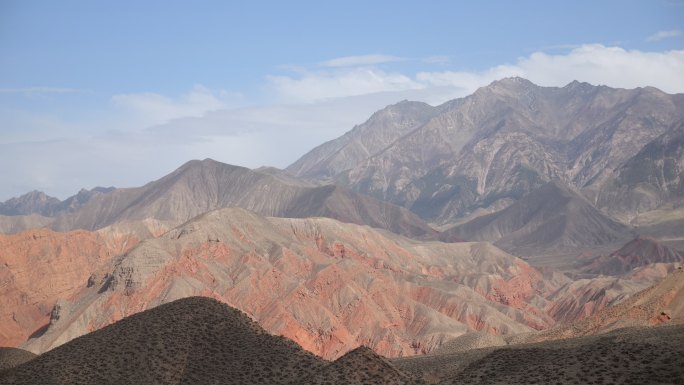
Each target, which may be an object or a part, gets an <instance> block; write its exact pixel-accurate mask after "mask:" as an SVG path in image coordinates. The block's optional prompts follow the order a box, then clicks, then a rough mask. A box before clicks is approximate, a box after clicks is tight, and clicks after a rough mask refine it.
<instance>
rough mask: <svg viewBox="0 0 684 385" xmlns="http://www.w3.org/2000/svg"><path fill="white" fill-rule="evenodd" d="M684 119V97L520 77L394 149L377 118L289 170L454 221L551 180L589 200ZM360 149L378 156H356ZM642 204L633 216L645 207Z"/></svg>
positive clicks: (433, 118)
mask: <svg viewBox="0 0 684 385" xmlns="http://www.w3.org/2000/svg"><path fill="white" fill-rule="evenodd" d="M402 106H406V104H403V105H402V104H398V105H395V106H391V107H388V108H387V109H386V110H384V115H383V116H385V117H386V119H390V121H392V122H393V124H394V125H400V123H401V122H404V121H407V120H408V117H407V116H408V115H410V114H412V113H413V112H412V110H411V109H408V108H402ZM396 110H402V111H403V113H402V114H397V115H396V116H394V120H391V119H392V118H393V115H391V114H389V111H396ZM378 114H380V113H378ZM425 118H427V120H426V121H425V122H424V123H422V124H421V122H422V119H425ZM682 119H684V96H683V95H667V94H665V93H663V92H660V91H658V90H657V89H654V88H648V87H647V88H638V89H634V90H624V89H612V88H609V87H604V86H600V87H595V86H591V85H589V84H586V83H578V82H573V83H570V84H568V85H567V86H565V87H562V88H556V87H539V86H536V85H534V84H532V83H530V82H529V81H527V80H524V79H520V78H512V79H503V80H500V81H496V82H494V83H492V84H491V85H489V86H487V87H483V88H481V89H479V90H477V91H476V92H475V93H474V94H473V95H470V96H468V97H465V98H462V99H456V100H453V101H451V102H448V103H445V104H444V105H441V106H439V107H435V108H434V109H433V110H431V111H429V113H428V114H425V113H424V112H422V110H421V113H420V114H418V113H416V115H415V118H414V119H412V120H410V121H411V122H414V123H417V125H416V126H415V127H413V128H412V129H408V130H406V131H404V130H398V131H397V132H398V134H401V136H398V137H396V138H395V137H392V139H393V140H391V141H385V142H384V143H381V142H382V140H385V139H386V138H387V136H386V135H377V134H375V128H374V127H375V125H374V121H373V120H372V119H371V120H369V121H368V122H366V123H364V124H363V125H361V126H359V127H360V128H361V127H362V128H363V129H360V128H357V129H355V130H353V131H351V132H349V133H348V134H346V135H345V136H343V137H341V138H340V139H337V140H335V141H333V142H329V143H328V144H325V145H322V146H319V147H318V148H316V149H314V150H313V151H312V152H310V153H309V154H307V155H304V156H303V157H302V158H301V159H300V160H298V161H297V162H295V163H294V164H293V165H292V166H290V167H289V168H288V170H290V171H292V172H293V173H295V174H297V175H302V176H307V177H314V178H315V177H327V176H328V175H332V176H333V177H334V178H335V180H337V181H338V182H339V183H342V184H345V185H347V186H350V187H352V188H353V189H355V190H357V191H361V192H364V193H369V194H371V195H374V196H376V197H380V198H382V199H385V200H388V201H391V202H395V203H398V204H401V205H403V206H405V207H409V208H411V209H412V210H413V211H414V212H416V213H418V214H419V215H420V216H422V217H423V218H426V219H429V220H431V221H434V222H437V223H449V222H452V221H453V220H454V219H456V218H459V217H463V216H467V215H469V214H470V213H472V212H473V211H475V210H477V209H480V208H483V207H485V208H486V207H488V206H490V205H492V204H496V203H497V202H499V201H501V200H506V199H513V200H517V199H519V198H520V197H522V196H524V195H526V194H527V193H529V192H531V191H533V190H534V189H536V188H538V187H540V186H541V185H543V184H544V183H546V182H547V181H549V180H552V179H559V180H562V181H563V182H564V183H566V184H569V185H573V186H575V187H576V188H581V189H583V192H584V193H585V194H587V196H588V197H589V198H590V199H591V200H592V201H593V200H595V199H596V196H597V195H598V194H599V191H600V190H601V189H602V188H603V186H604V185H605V184H606V183H608V182H609V181H610V180H611V178H612V177H613V175H612V172H613V170H614V169H616V168H619V167H621V166H622V165H624V164H625V163H626V162H627V161H628V160H629V159H630V158H632V157H633V156H634V154H636V153H637V152H639V151H640V150H641V149H642V148H644V146H645V145H647V144H648V143H649V142H651V141H653V140H654V139H656V138H657V137H658V136H660V135H663V134H664V133H666V132H668V131H669V130H671V129H672V127H673V125H674V124H675V123H677V122H681V121H682ZM387 126H388V125H387V124H385V125H383V126H382V128H378V129H377V130H378V131H379V132H384V129H385V128H386V127H387ZM409 126H410V125H409ZM351 138H353V140H352V139H351ZM357 142H360V143H364V145H365V147H366V148H372V149H375V151H374V152H373V151H367V153H368V154H367V155H365V153H363V154H364V155H358V154H361V152H359V151H354V148H356V147H357V146H358V145H357V144H356V143H357ZM346 151H348V152H353V153H355V154H357V156H356V157H345V158H344V160H341V159H339V158H338V155H337V154H339V153H345V152H346ZM354 160H355V163H354ZM316 162H323V163H325V162H330V163H325V166H322V167H323V169H322V171H321V170H319V169H316V168H312V167H303V165H311V164H314V163H316ZM352 163H353V164H352ZM331 164H332V165H331ZM666 167H667V168H668V170H669V169H671V167H670V166H666ZM627 174H628V173H627ZM625 175H626V174H625ZM628 179H630V178H626V179H625V180H624V183H626V184H628V183H627V180H628ZM625 188H626V189H627V190H629V191H634V189H633V188H631V187H629V186H628V187H625ZM662 188H663V187H662V186H659V187H657V188H656V190H658V191H660V190H661V189H662ZM615 190H616V189H615V188H612V189H611V191H615ZM618 190H619V189H618ZM621 194H627V193H626V192H622V193H621ZM630 194H632V195H634V194H637V195H638V191H636V192H633V193H630ZM630 199H632V198H629V199H628V200H630ZM633 199H637V201H639V202H640V199H641V198H639V197H636V198H633ZM633 199H632V200H633ZM639 202H636V203H635V202H631V203H630V204H631V206H630V207H629V208H630V209H634V208H635V207H637V206H639V205H642V206H643V204H642V203H639ZM606 204H608V202H607V201H606ZM648 205H650V203H648ZM620 207H621V208H622V207H626V206H624V205H622V206H620Z"/></svg>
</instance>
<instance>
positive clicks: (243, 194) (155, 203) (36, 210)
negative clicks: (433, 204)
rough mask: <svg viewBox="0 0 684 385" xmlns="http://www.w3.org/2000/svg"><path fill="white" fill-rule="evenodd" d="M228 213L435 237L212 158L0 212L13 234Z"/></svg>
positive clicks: (368, 203)
mask: <svg viewBox="0 0 684 385" xmlns="http://www.w3.org/2000/svg"><path fill="white" fill-rule="evenodd" d="M233 206H236V207H242V208H246V209H249V210H252V211H255V212H258V213H260V214H262V215H267V216H283V217H316V216H326V217H331V218H336V219H339V220H342V221H346V222H352V223H358V224H367V225H369V226H374V227H379V228H385V229H388V230H390V231H394V232H396V233H399V234H405V235H409V236H414V237H421V236H428V235H430V234H433V233H435V231H434V230H432V229H431V228H430V227H429V226H428V225H427V224H426V223H425V222H424V221H422V220H421V219H420V218H418V217H417V216H416V215H415V214H413V213H411V212H410V211H409V210H407V209H405V208H402V207H398V206H395V205H393V204H390V203H385V202H383V201H379V200H377V199H374V198H371V197H369V196H365V195H361V194H358V193H355V192H353V191H350V190H348V189H345V188H342V187H337V186H332V185H325V186H319V185H316V184H312V183H309V182H305V181H303V180H299V179H297V178H294V177H291V176H289V175H287V173H285V172H283V171H280V170H276V169H272V168H263V169H257V170H250V169H247V168H244V167H237V166H231V165H228V164H225V163H220V162H216V161H214V160H211V159H205V160H203V161H190V162H188V163H186V164H184V165H182V166H181V167H180V168H178V169H177V170H176V171H174V172H172V173H171V174H169V175H166V176H164V177H163V178H161V179H159V180H156V181H153V182H150V183H148V184H146V185H145V186H142V187H137V188H122V189H114V188H108V189H101V188H96V189H93V190H91V191H84V190H82V191H81V192H80V193H79V194H77V195H75V196H73V197H70V198H68V199H66V200H65V201H64V202H59V200H57V199H56V198H50V197H46V196H45V194H42V193H38V192H32V193H29V194H27V195H24V196H22V197H20V198H15V199H10V200H9V201H7V202H5V203H3V204H2V206H1V207H0V214H4V215H5V216H4V217H0V227H3V226H2V224H3V223H4V227H5V228H10V229H12V230H13V231H17V230H23V229H24V228H30V227H37V226H48V227H50V228H52V229H55V230H58V231H68V230H75V229H85V230H97V229H100V228H103V227H106V226H109V225H112V224H114V223H119V222H124V221H141V220H147V219H155V220H158V221H161V222H163V223H165V224H166V225H167V226H168V227H169V228H170V227H174V226H177V225H179V224H181V223H183V222H185V221H187V220H189V219H191V218H192V217H194V216H197V215H199V214H202V213H204V212H207V211H210V210H213V209H217V208H221V207H233ZM13 213H21V214H24V215H23V216H21V215H19V216H17V215H13ZM45 213H49V214H50V216H49V217H45V216H44V215H43V214H45ZM31 214H32V215H31ZM26 215H28V217H27V216H26ZM22 224H23V225H22Z"/></svg>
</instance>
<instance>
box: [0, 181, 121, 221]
mask: <svg viewBox="0 0 684 385" xmlns="http://www.w3.org/2000/svg"><path fill="white" fill-rule="evenodd" d="M112 190H114V187H95V188H94V189H92V190H86V189H82V190H81V191H79V192H78V194H76V195H74V196H71V197H69V198H67V199H65V200H64V201H60V200H59V199H57V198H54V197H51V196H49V195H46V194H45V193H43V192H41V191H31V192H29V193H26V194H24V195H22V196H20V197H18V198H11V199H8V200H7V201H5V202H2V203H0V215H6V216H15V215H30V214H38V215H42V216H46V217H51V216H55V215H58V214H61V213H65V212H70V211H74V210H76V209H78V208H79V207H81V206H82V205H83V204H85V203H86V202H88V200H90V198H92V197H94V196H96V195H98V194H103V193H108V192H111V191H112Z"/></svg>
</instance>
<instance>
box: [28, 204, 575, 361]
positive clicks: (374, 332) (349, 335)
mask: <svg viewBox="0 0 684 385" xmlns="http://www.w3.org/2000/svg"><path fill="white" fill-rule="evenodd" d="M93 282H94V284H93V286H92V287H90V288H83V291H82V292H81V293H80V294H79V297H78V298H74V299H73V301H68V302H63V303H61V306H60V309H59V310H60V311H59V319H53V322H52V323H51V325H50V328H49V329H48V330H47V331H46V333H45V334H44V335H42V336H41V337H40V338H37V339H33V340H31V341H29V342H28V344H26V345H25V346H26V347H28V348H29V349H30V350H32V351H35V352H41V351H46V350H48V349H50V348H52V347H55V346H58V345H60V344H62V343H64V342H66V341H69V340H71V339H73V338H74V337H77V336H79V335H83V334H85V333H87V332H90V331H93V330H97V329H99V328H102V327H104V326H106V325H108V324H111V323H112V322H114V321H116V320H119V319H121V318H123V317H125V316H127V315H131V314H134V313H137V312H140V311H142V310H145V309H147V308H150V307H154V306H156V305H159V304H161V303H165V302H169V301H172V300H175V299H178V298H183V297H187V296H192V295H203V296H209V297H214V298H217V299H219V300H221V301H223V302H225V303H228V304H230V305H231V306H235V307H237V308H239V309H241V310H242V311H245V312H246V313H247V314H249V315H250V316H252V317H254V319H255V320H257V321H258V322H259V323H260V324H261V325H262V326H263V327H264V328H265V329H266V330H268V331H269V332H271V333H274V334H281V335H284V336H286V337H288V338H291V339H292V340H294V341H295V342H297V343H299V344H300V345H302V346H303V347H304V348H305V349H307V350H309V351H312V352H314V353H316V354H319V355H321V356H323V357H326V358H336V357H339V356H341V355H342V354H344V353H345V352H347V351H349V350H350V349H353V348H355V347H357V346H359V345H366V346H369V347H371V348H373V349H374V350H375V351H376V352H379V353H381V354H384V355H387V356H402V355H411V354H416V353H422V352H427V351H430V350H432V349H434V348H435V347H436V346H439V345H441V344H442V342H444V341H446V340H448V339H450V338H453V337H456V336H459V335H461V334H463V333H466V332H467V331H469V330H478V331H483V332H488V333H494V334H504V335H508V334H514V333H520V332H526V331H532V330H535V329H544V328H548V327H550V326H552V325H554V324H555V323H556V320H555V319H554V318H553V317H551V316H550V315H549V314H547V313H546V311H545V309H547V308H550V305H551V304H550V302H549V301H548V300H547V297H550V296H551V295H552V294H553V293H554V292H556V291H557V290H558V288H559V287H561V286H562V285H564V284H566V283H568V282H569V279H568V278H566V277H564V276H563V275H561V274H557V275H552V276H543V275H542V273H541V272H539V271H538V270H536V269H534V268H533V267H531V266H530V265H528V264H527V263H526V262H524V261H523V260H521V259H519V258H516V257H513V256H511V255H509V254H506V253H505V252H503V251H501V250H499V249H497V248H496V247H494V246H492V245H490V244H487V243H456V244H447V243H441V242H419V241H415V240H410V239H407V238H403V237H401V236H397V235H395V234H392V233H389V232H385V231H381V230H376V229H372V228H369V227H366V226H358V225H352V224H345V223H341V222H338V221H335V220H332V219H326V218H309V219H285V218H263V217H260V216H258V215H256V214H254V213H252V212H249V211H246V210H243V209H237V208H233V209H222V210H217V211H212V212H209V213H207V214H204V215H201V216H199V217H197V218H195V219H193V220H192V221H189V222H187V223H185V224H184V225H182V226H179V227H178V228H176V229H174V230H172V231H169V232H167V233H166V234H164V235H163V236H161V237H158V238H155V239H148V240H145V241H143V242H142V243H141V244H140V245H139V246H137V247H136V248H135V249H133V250H132V251H130V252H129V253H128V254H126V255H125V256H124V257H123V258H121V259H120V260H119V261H118V262H117V263H116V265H115V266H114V267H113V268H112V269H111V270H110V271H108V272H106V273H103V274H101V275H98V276H96V277H93ZM398 293H401V295H397V294H398Z"/></svg>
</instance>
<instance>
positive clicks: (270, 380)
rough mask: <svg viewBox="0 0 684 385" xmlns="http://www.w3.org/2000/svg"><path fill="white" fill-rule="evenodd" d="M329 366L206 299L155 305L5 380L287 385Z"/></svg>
mask: <svg viewBox="0 0 684 385" xmlns="http://www.w3.org/2000/svg"><path fill="white" fill-rule="evenodd" d="M324 365H325V361H323V360H321V359H319V358H317V357H316V356H314V355H312V354H310V353H307V352H305V351H304V350H303V349H301V348H300V347H299V346H298V345H297V344H295V343H294V342H292V341H290V340H288V339H286V338H283V337H275V336H271V335H269V334H267V333H266V332H265V331H264V330H263V329H262V328H261V327H260V326H259V325H258V324H256V323H255V322H253V321H252V320H251V319H250V318H249V317H248V316H246V315H245V314H243V313H242V312H240V311H238V310H236V309H233V308H231V307H229V306H227V305H225V304H222V303H220V302H218V301H216V300H213V299H209V298H200V297H192V298H186V299H182V300H178V301H174V302H171V303H168V304H166V305H161V306H158V307H156V308H154V309H150V310H147V311H145V312H142V313H138V314H136V315H133V316H131V317H128V318H125V319H123V320H121V321H119V322H117V323H115V324H113V325H110V326H108V327H106V328H103V329H101V330H98V331H96V332H93V333H90V334H87V335H85V336H83V337H80V338H77V339H75V340H73V341H71V342H69V343H68V344H65V345H63V346H60V347H59V348H56V349H54V350H51V351H49V352H47V353H45V354H43V355H41V356H39V357H37V358H36V359H34V360H32V361H30V362H28V363H26V364H23V365H20V366H18V367H16V368H14V369H10V370H8V371H6V372H3V373H0V383H2V384H5V385H11V384H40V385H50V384H88V385H93V384H121V385H123V384H160V385H162V384H174V385H175V384H227V385H229V384H236V385H247V384H290V383H292V382H293V381H295V380H298V379H301V378H303V377H304V376H306V375H309V374H311V373H314V372H315V371H317V370H319V369H320V368H322V367H323V366H324Z"/></svg>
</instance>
